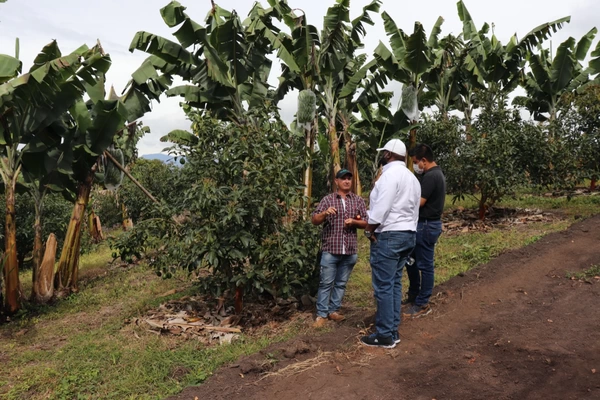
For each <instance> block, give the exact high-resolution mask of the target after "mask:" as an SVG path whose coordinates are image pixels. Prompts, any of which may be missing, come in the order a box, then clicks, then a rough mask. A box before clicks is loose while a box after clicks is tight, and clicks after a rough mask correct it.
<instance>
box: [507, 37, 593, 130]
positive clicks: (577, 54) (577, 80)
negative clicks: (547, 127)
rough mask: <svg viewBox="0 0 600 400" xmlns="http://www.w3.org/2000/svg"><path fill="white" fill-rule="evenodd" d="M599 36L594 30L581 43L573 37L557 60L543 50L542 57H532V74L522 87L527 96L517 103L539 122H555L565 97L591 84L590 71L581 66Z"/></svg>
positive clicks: (562, 49)
mask: <svg viewBox="0 0 600 400" xmlns="http://www.w3.org/2000/svg"><path fill="white" fill-rule="evenodd" d="M597 32H598V30H597V29H596V28H592V29H591V30H590V31H589V32H588V33H586V34H585V35H584V36H583V37H582V38H581V39H580V40H579V41H578V42H577V43H576V42H575V39H574V38H573V37H569V38H568V39H567V40H565V41H564V42H562V43H561V44H560V45H559V46H558V49H557V50H556V55H555V56H554V58H552V57H551V55H550V51H549V50H548V49H543V48H541V47H540V48H538V53H529V55H528V62H529V66H530V71H529V72H528V73H527V74H525V76H524V78H523V80H522V83H521V84H522V86H523V88H524V89H525V91H526V92H527V96H526V97H524V96H519V97H515V99H514V100H513V103H514V104H516V105H520V106H523V107H525V108H526V109H527V110H529V112H531V114H532V115H533V117H534V119H535V120H536V121H547V120H550V121H552V120H555V119H556V117H557V112H558V109H559V105H560V101H561V98H562V97H563V95H564V94H565V93H571V92H573V91H576V90H578V89H579V88H580V87H581V86H582V85H584V84H585V83H586V82H588V81H589V73H590V69H586V68H584V67H583V65H582V64H581V62H582V61H583V60H585V58H586V57H587V55H588V52H589V49H590V47H591V45H592V42H593V40H594V37H595V36H596V33H597ZM592 65H593V64H592Z"/></svg>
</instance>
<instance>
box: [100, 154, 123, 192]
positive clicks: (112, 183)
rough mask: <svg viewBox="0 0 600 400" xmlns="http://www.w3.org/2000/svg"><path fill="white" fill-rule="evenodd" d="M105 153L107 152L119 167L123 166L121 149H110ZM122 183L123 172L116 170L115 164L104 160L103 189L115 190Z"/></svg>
mask: <svg viewBox="0 0 600 400" xmlns="http://www.w3.org/2000/svg"><path fill="white" fill-rule="evenodd" d="M106 151H108V152H109V153H110V154H111V155H112V156H113V157H114V158H115V160H117V162H118V163H119V164H120V165H121V166H124V165H125V162H124V160H125V158H124V157H123V151H122V150H121V149H115V148H114V147H110V148H108V149H107V150H106ZM122 181H123V171H121V170H120V169H119V168H117V166H116V165H115V163H113V162H112V161H111V160H109V159H106V165H105V166H104V187H106V188H107V189H108V190H117V189H118V188H119V186H121V182H122Z"/></svg>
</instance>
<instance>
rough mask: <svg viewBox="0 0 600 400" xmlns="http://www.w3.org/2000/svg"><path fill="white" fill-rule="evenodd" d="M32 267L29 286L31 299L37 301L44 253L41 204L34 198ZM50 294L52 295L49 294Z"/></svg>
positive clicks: (39, 296)
mask: <svg viewBox="0 0 600 400" xmlns="http://www.w3.org/2000/svg"><path fill="white" fill-rule="evenodd" d="M33 231H34V237H33V267H32V278H31V282H32V286H31V299H32V300H34V301H36V302H39V303H42V302H41V301H38V299H39V298H41V295H40V294H39V293H38V285H39V280H40V279H41V276H40V275H41V264H42V256H43V253H44V244H43V243H42V204H41V201H40V200H39V199H38V198H36V199H35V222H34V224H33ZM52 272H54V264H52ZM51 296H52V295H51Z"/></svg>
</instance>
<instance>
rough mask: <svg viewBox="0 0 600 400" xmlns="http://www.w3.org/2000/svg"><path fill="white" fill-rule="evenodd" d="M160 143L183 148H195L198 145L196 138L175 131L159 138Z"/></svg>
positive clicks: (183, 131) (186, 133)
mask: <svg viewBox="0 0 600 400" xmlns="http://www.w3.org/2000/svg"><path fill="white" fill-rule="evenodd" d="M160 141H161V142H172V143H176V144H179V145H183V146H195V145H196V144H198V138H197V137H196V136H194V135H192V134H191V133H190V132H188V131H185V130H182V129H175V130H172V131H171V132H169V133H168V134H166V135H165V136H163V137H161V138H160Z"/></svg>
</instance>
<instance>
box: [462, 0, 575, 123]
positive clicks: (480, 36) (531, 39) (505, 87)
mask: <svg viewBox="0 0 600 400" xmlns="http://www.w3.org/2000/svg"><path fill="white" fill-rule="evenodd" d="M457 9H458V16H459V18H460V20H461V21H462V23H463V32H462V35H463V40H464V41H465V48H464V52H465V54H464V68H463V70H464V73H465V80H464V90H463V101H462V102H461V104H463V106H464V108H463V110H461V111H463V112H464V113H465V118H466V119H467V123H468V124H470V121H471V119H472V112H473V107H472V106H473V94H474V91H475V90H476V89H480V90H486V91H489V92H492V93H496V94H497V98H496V100H498V101H500V100H501V99H504V98H506V96H505V94H510V93H511V92H512V91H514V90H515V89H516V87H517V86H518V84H519V81H520V79H521V77H522V76H523V74H524V70H525V64H526V63H525V61H526V58H527V57H528V54H529V53H530V52H531V51H532V49H534V48H535V47H537V46H539V45H540V44H541V43H542V42H543V41H545V40H546V39H548V38H549V37H550V36H551V35H552V33H556V32H557V31H558V30H559V29H561V28H562V26H563V25H564V24H565V23H568V22H570V20H571V18H570V17H564V18H560V19H557V20H555V21H551V22H546V23H544V24H542V25H539V26H537V27H536V28H534V29H533V30H531V31H530V32H529V33H527V34H526V35H524V36H523V37H522V38H521V39H518V37H517V35H516V34H514V35H513V36H512V37H511V38H510V40H509V41H508V43H507V44H506V45H503V44H502V43H501V42H500V41H499V40H498V38H497V37H496V36H495V35H494V33H493V31H492V33H491V35H490V28H493V25H492V27H490V25H489V24H487V23H485V24H483V26H482V27H481V29H479V30H477V28H476V25H475V22H474V21H473V18H472V17H471V14H470V13H469V11H468V9H467V7H466V6H465V4H464V2H463V1H462V0H460V1H459V2H458V3H457Z"/></svg>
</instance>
